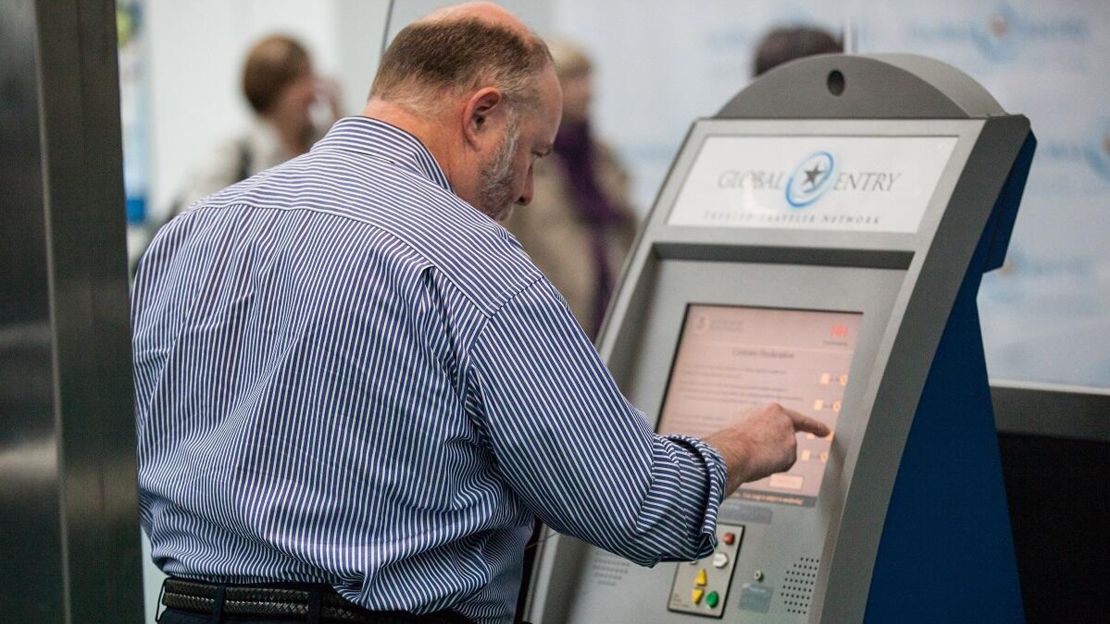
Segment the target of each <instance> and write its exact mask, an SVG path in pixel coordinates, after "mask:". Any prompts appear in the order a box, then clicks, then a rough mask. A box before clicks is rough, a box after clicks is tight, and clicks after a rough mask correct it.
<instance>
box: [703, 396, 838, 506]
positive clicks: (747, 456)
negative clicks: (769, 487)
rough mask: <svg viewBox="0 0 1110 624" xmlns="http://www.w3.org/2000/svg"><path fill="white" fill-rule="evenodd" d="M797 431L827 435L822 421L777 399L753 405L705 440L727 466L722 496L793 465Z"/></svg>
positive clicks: (827, 432)
mask: <svg viewBox="0 0 1110 624" xmlns="http://www.w3.org/2000/svg"><path fill="white" fill-rule="evenodd" d="M797 432H803V433H812V434H813V435H815V436H818V437H822V438H823V437H825V436H827V435H829V433H830V430H829V428H828V427H827V426H826V425H825V424H824V423H822V422H820V421H818V420H816V419H814V418H810V417H809V416H805V415H803V414H799V413H798V412H795V411H794V410H788V409H786V408H785V407H783V406H781V405H779V404H778V403H772V404H770V405H767V406H764V407H760V408H756V409H753V410H752V411H750V412H748V413H747V414H746V415H745V417H744V418H743V419H742V420H741V421H740V422H739V423H738V424H736V425H734V426H732V427H729V428H728V429H725V430H723V431H719V432H717V433H715V434H713V435H711V436H709V437H708V438H706V439H705V441H706V442H707V443H708V444H710V445H711V446H713V448H715V449H717V450H718V451H720V453H721V457H722V458H724V460H725V466H726V467H727V468H728V484H727V486H726V488H725V496H728V495H730V494H732V493H733V492H735V491H736V488H738V487H740V484H741V483H747V482H748V481H757V480H759V479H762V478H763V477H766V476H768V475H772V474H774V473H776V472H782V471H784V470H786V469H787V468H789V467H790V466H793V465H794V460H795V459H796V456H795V451H796V447H797V440H796V439H795V437H794V434H795V433H797Z"/></svg>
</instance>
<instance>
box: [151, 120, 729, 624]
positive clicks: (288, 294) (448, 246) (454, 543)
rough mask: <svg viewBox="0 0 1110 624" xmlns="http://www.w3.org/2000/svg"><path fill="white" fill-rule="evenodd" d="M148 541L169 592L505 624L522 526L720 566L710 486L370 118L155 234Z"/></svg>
mask: <svg viewBox="0 0 1110 624" xmlns="http://www.w3.org/2000/svg"><path fill="white" fill-rule="evenodd" d="M132 326H133V332H134V363H135V382H136V399H137V419H138V435H139V481H140V495H141V505H142V521H143V526H144V527H145V529H146V531H147V532H148V533H149V535H150V540H151V545H152V549H153V557H154V560H155V562H156V563H157V564H158V565H159V566H160V567H161V568H162V570H163V571H165V572H166V573H168V574H170V575H174V576H180V577H186V578H196V579H202V580H209V581H223V582H239V583H252V582H260V581H305V582H323V583H330V584H331V585H332V586H334V587H335V588H336V589H337V590H338V591H339V592H340V593H341V594H342V595H343V596H345V597H346V598H348V599H349V600H351V601H353V602H355V603H357V604H359V605H362V606H364V607H366V608H369V609H375V610H391V609H397V610H408V611H412V612H417V613H424V612H430V611H435V610H439V609H442V608H446V607H451V608H454V609H455V610H457V611H459V612H460V613H462V614H464V615H466V616H468V617H470V618H472V619H474V620H476V621H478V622H504V621H508V620H510V619H511V617H512V613H513V608H514V605H515V600H516V596H517V593H518V590H519V585H520V575H521V558H522V552H523V547H524V544H525V542H526V540H527V538H528V535H529V533H530V529H531V522H532V519H533V517H534V515H535V516H539V518H540V519H542V520H543V521H544V522H545V523H547V524H548V525H549V526H551V527H552V528H554V529H556V530H558V531H560V532H562V533H566V534H569V535H574V536H577V537H579V538H582V539H585V540H587V541H589V542H592V543H594V544H596V545H598V546H600V547H602V548H605V549H607V550H610V551H612V552H614V553H617V554H620V555H623V556H625V557H627V558H629V559H631V560H633V561H635V562H637V563H641V564H645V565H651V564H653V563H655V562H656V561H659V560H661V559H692V558H696V557H700V556H704V555H706V554H708V553H709V552H710V550H711V548H712V541H713V539H714V538H713V530H714V528H715V524H716V514H717V508H718V505H719V504H720V501H721V494H722V490H723V487H724V481H725V469H724V465H723V463H722V461H721V458H720V456H719V455H718V454H717V452H716V451H715V450H713V449H712V448H710V447H709V446H707V445H705V444H703V443H702V442H700V441H697V440H694V439H691V438H682V437H670V438H667V437H661V436H658V435H655V434H654V433H653V432H652V431H651V428H650V427H649V426H648V424H647V422H646V420H645V419H644V417H643V414H641V413H640V412H638V411H637V410H636V409H635V408H633V407H632V406H631V405H629V404H628V402H627V401H626V400H625V399H624V397H623V396H622V395H621V393H620V391H619V390H618V389H617V387H616V384H615V383H614V381H613V379H612V377H611V376H610V375H609V373H608V371H607V370H606V368H605V366H604V364H603V363H602V362H601V360H600V358H599V357H598V354H597V352H596V351H595V350H594V348H593V346H592V345H591V343H590V341H589V339H588V338H587V337H586V336H585V335H584V334H583V333H582V331H581V329H580V328H579V326H578V325H577V323H576V321H575V320H574V317H573V316H572V315H571V313H570V312H569V310H568V309H567V307H566V305H565V304H564V302H563V300H562V298H561V297H560V296H559V294H558V293H557V292H556V291H555V290H554V289H553V288H552V286H551V284H550V283H549V282H548V281H547V280H546V279H545V278H544V277H543V276H542V275H541V273H540V272H539V271H538V270H537V269H536V267H535V266H534V265H533V264H532V263H531V261H530V260H529V259H528V256H527V255H526V254H525V252H524V251H523V250H522V249H521V247H520V245H519V244H518V243H517V242H516V241H515V239H513V238H512V236H511V235H510V234H508V233H507V232H506V230H504V229H503V228H502V227H501V226H500V225H498V224H497V223H495V222H494V221H492V220H491V219H489V218H488V217H486V216H485V215H483V214H481V213H480V212H478V211H477V210H475V209H474V208H472V207H471V206H469V205H468V204H466V203H465V202H463V201H462V200H461V199H459V198H458V197H457V196H455V195H454V194H453V193H452V192H451V188H450V185H449V183H448V181H447V179H446V177H445V175H444V173H443V171H442V170H441V169H440V168H439V166H438V165H437V164H436V162H435V160H434V158H433V157H432V155H431V154H430V153H429V152H428V151H427V150H426V149H425V148H424V146H423V145H422V144H421V143H420V142H419V141H418V140H417V139H416V138H414V137H413V136H411V135H409V134H407V133H405V132H403V131H401V130H399V129H397V128H394V127H392V126H390V125H388V124H385V123H382V122H378V121H374V120H370V119H367V118H363V117H354V118H347V119H344V120H341V121H340V122H338V123H337V124H336V125H335V126H334V127H333V128H332V130H331V131H330V132H329V134H328V135H327V136H326V137H325V138H324V139H323V140H322V141H320V142H319V143H318V144H317V145H316V146H315V147H314V148H313V150H312V151H311V152H310V153H308V154H306V155H304V156H301V157H299V158H296V159H294V160H292V161H289V162H288V163H286V164H284V165H281V166H278V167H276V168H274V169H270V170H268V171H265V172H263V173H261V174H259V175H257V176H254V177H252V178H250V179H248V180H246V181H244V182H241V183H239V184H236V185H234V186H232V187H229V188H228V189H225V190H224V191H221V192H219V193H217V194H215V195H212V196H210V197H208V198H207V199H206V200H204V201H202V202H201V203H199V204H197V205H196V206H194V207H192V208H191V209H189V210H188V211H186V212H185V213H184V214H182V215H181V216H179V217H178V218H176V219H174V220H173V221H172V222H171V223H169V224H168V225H167V226H165V227H164V228H162V230H161V231H160V232H159V234H158V236H157V237H156V238H155V240H154V242H153V243H152V244H151V246H150V248H149V250H148V251H147V253H146V255H145V256H144V258H143V260H142V263H141V265H140V267H139V270H138V276H137V280H136V284H135V288H134V295H133V309H132Z"/></svg>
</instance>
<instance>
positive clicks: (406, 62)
mask: <svg viewBox="0 0 1110 624" xmlns="http://www.w3.org/2000/svg"><path fill="white" fill-rule="evenodd" d="M550 63H551V55H550V53H549V52H548V50H547V46H546V45H545V44H544V43H543V41H542V40H541V39H540V38H539V37H537V36H536V35H535V34H534V33H533V32H531V31H530V30H529V29H528V27H527V26H525V25H524V23H523V22H521V21H520V20H519V19H518V18H517V17H516V16H514V15H513V14H512V13H509V12H508V11H506V10H505V9H503V8H501V7H500V6H497V5H496V4H492V3H489V2H474V3H468V4H461V5H456V6H450V7H445V8H443V9H439V10H438V11H435V12H434V13H431V14H430V15H428V16H426V17H424V18H422V19H420V20H417V21H416V22H413V23H412V24H410V25H409V26H407V27H405V28H404V29H403V30H402V31H401V32H400V33H398V34H397V37H396V38H394V40H393V42H392V43H391V44H390V46H389V48H388V49H387V50H386V52H385V54H384V55H383V56H382V60H381V64H380V65H379V67H378V74H377V76H375V78H374V84H373V86H372V87H371V89H370V97H371V98H377V99H380V100H383V101H387V102H392V103H394V104H397V105H400V106H404V107H405V108H407V109H409V110H411V111H413V112H417V113H428V112H430V111H431V110H432V109H433V108H435V107H436V106H437V104H439V103H441V102H442V101H443V100H444V96H445V95H448V94H450V93H463V92H468V91H473V90H475V89H478V88H481V87H485V86H492V87H496V88H498V89H500V90H501V91H502V92H503V93H504V94H505V95H506V96H507V97H508V98H509V100H510V101H511V102H513V103H514V104H525V105H527V104H532V103H534V100H535V97H536V88H535V80H536V78H537V77H538V76H539V75H540V74H541V73H542V71H543V70H544V68H545V67H547V66H548V64H550Z"/></svg>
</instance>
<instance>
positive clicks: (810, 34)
mask: <svg viewBox="0 0 1110 624" xmlns="http://www.w3.org/2000/svg"><path fill="white" fill-rule="evenodd" d="M843 51H844V45H843V44H842V43H841V42H840V40H839V39H837V38H836V37H834V36H833V35H832V34H830V33H828V32H826V31H824V30H821V29H819V28H810V27H808V26H788V27H783V28H776V29H774V30H772V31H770V32H768V33H767V34H766V35H764V36H763V39H761V40H760V42H759V45H758V46H756V51H755V61H754V63H753V67H752V75H753V76H759V75H761V74H763V73H764V72H766V71H768V70H770V69H771V68H773V67H775V66H778V65H781V64H783V63H785V62H787V61H793V60H795V59H800V58H802V57H805V56H812V55H814V54H839V53H841V52H843Z"/></svg>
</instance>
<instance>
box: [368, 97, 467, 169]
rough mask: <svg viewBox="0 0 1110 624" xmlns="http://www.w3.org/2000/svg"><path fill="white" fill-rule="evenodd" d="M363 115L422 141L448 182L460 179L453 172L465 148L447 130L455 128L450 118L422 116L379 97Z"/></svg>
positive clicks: (372, 101)
mask: <svg viewBox="0 0 1110 624" xmlns="http://www.w3.org/2000/svg"><path fill="white" fill-rule="evenodd" d="M362 114H363V116H365V117H370V118H371V119H377V120H378V121H384V122H385V123H387V124H389V125H391V126H395V127H397V128H400V129H401V130H404V131H405V132H408V133H409V134H411V135H413V136H414V137H416V138H417V139H419V140H420V142H421V143H423V144H424V147H426V148H428V151H429V152H431V153H432V156H433V157H434V158H435V159H436V162H437V163H438V164H439V166H440V168H441V169H443V173H444V174H445V175H446V176H447V179H448V180H449V181H451V182H452V184H454V182H455V180H456V179H458V177H457V174H458V173H459V172H457V171H454V170H453V169H454V168H455V167H456V166H457V165H456V164H455V163H458V162H460V159H459V156H460V155H461V154H460V151H461V150H462V148H463V145H462V140H461V138H459V139H458V140H455V137H454V135H452V134H451V133H450V132H448V131H445V129H446V128H450V127H451V125H450V124H449V123H448V120H447V119H439V118H438V117H428V116H425V115H419V114H416V113H413V112H412V111H410V110H408V109H407V108H405V107H403V106H400V105H398V104H395V103H393V102H387V101H384V100H381V99H378V98H372V99H371V100H370V101H369V102H367V103H366V107H365V108H364V109H362Z"/></svg>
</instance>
